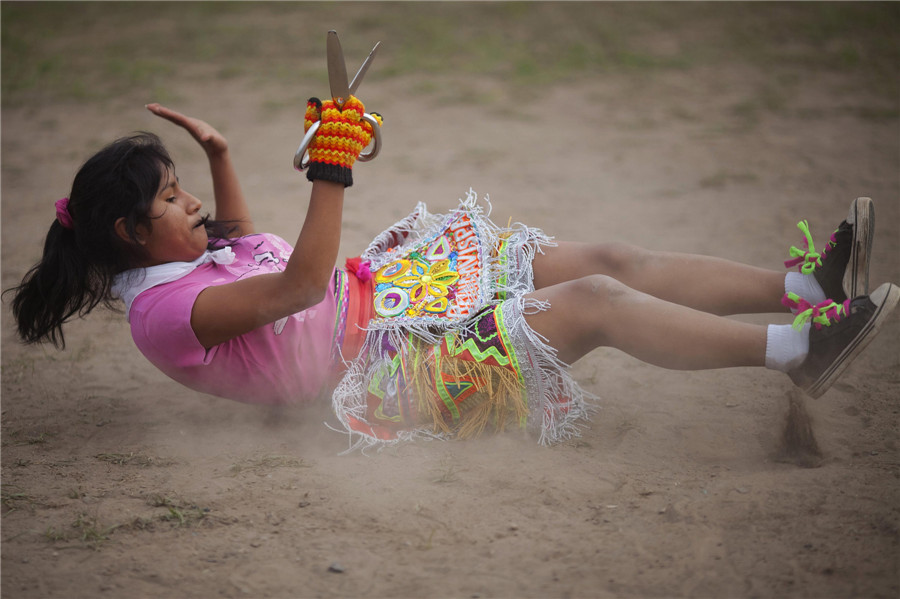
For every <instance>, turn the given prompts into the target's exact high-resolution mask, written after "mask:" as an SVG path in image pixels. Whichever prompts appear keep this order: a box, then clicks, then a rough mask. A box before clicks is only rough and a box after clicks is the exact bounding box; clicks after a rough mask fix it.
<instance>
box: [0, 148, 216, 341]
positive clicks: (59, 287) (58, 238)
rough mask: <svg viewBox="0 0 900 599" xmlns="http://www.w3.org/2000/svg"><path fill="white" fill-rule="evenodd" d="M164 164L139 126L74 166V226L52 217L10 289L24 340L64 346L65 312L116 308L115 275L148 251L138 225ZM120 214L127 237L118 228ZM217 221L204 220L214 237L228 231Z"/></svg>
mask: <svg viewBox="0 0 900 599" xmlns="http://www.w3.org/2000/svg"><path fill="white" fill-rule="evenodd" d="M162 167H166V168H169V169H171V168H174V164H173V162H172V159H171V157H170V156H169V153H168V151H167V150H166V148H165V146H163V144H162V142H161V141H160V139H159V138H158V137H157V136H156V135H154V134H152V133H137V134H135V135H131V136H129V137H124V138H122V139H118V140H116V141H114V142H113V143H111V144H109V145H108V146H106V147H105V148H103V149H102V150H100V151H99V152H97V153H96V154H95V155H94V156H92V157H91V158H90V159H89V160H88V161H87V162H85V163H84V165H83V166H82V167H81V168H80V169H79V170H78V173H77V174H76V175H75V180H74V181H73V182H72V191H71V193H70V194H69V214H70V215H71V217H72V223H73V227H72V228H71V229H69V228H66V227H63V225H62V224H61V223H60V222H59V221H58V220H55V219H54V221H53V223H52V224H51V225H50V230H49V231H48V232H47V239H46V241H45V242H44V252H43V256H42V257H41V260H40V262H38V263H37V264H35V265H34V266H33V267H32V268H31V269H30V270H29V271H28V272H27V273H26V275H25V277H24V278H23V279H22V283H21V285H19V286H18V287H14V288H13V289H10V290H9V291H11V292H14V293H15V297H14V298H13V301H12V310H13V315H14V316H15V318H16V323H17V326H18V333H19V337H20V338H21V339H22V341H24V342H25V343H39V342H44V341H49V342H51V343H53V345H55V346H56V347H58V348H64V347H65V337H64V335H63V331H62V325H63V324H64V323H65V322H66V321H67V320H69V319H70V318H72V317H73V316H74V315H76V314H77V315H78V316H79V317H83V316H85V315H87V314H88V313H89V312H90V311H91V310H93V309H94V308H96V307H97V306H98V305H100V304H103V305H105V306H106V307H109V308H113V309H115V305H114V301H115V299H116V298H115V297H114V296H113V295H112V292H111V288H112V285H113V281H114V279H115V276H116V275H117V274H119V273H121V272H124V271H126V270H129V269H131V268H135V267H136V266H138V265H139V264H141V263H142V262H143V260H144V259H145V258H146V256H145V255H144V253H143V246H141V245H140V244H139V243H137V231H136V228H137V226H138V225H143V226H145V227H147V228H148V229H151V228H152V226H153V225H152V222H151V220H150V218H149V216H148V213H149V211H150V206H151V204H152V203H153V200H154V198H155V197H156V194H157V192H158V191H159V186H160V183H161V173H162ZM48 210H49V209H48ZM120 218H124V219H125V229H126V231H127V234H128V236H129V237H130V239H131V242H132V243H129V242H128V241H126V240H124V239H122V238H121V237H119V235H118V234H117V233H116V229H115V223H116V221H117V220H118V219H120ZM222 229H223V226H222V224H221V223H216V222H214V221H207V230H208V231H209V232H210V237H211V238H212V237H214V236H215V237H225V236H226V235H225V234H224V233H225V232H223V231H222Z"/></svg>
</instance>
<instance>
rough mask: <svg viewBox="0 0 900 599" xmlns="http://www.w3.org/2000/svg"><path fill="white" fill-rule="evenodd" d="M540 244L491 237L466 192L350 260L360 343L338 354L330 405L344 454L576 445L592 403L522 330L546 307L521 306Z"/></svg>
mask: <svg viewBox="0 0 900 599" xmlns="http://www.w3.org/2000/svg"><path fill="white" fill-rule="evenodd" d="M484 203H487V198H485V202H484ZM488 206H489V204H488ZM548 245H553V242H552V240H551V239H550V238H548V237H547V236H546V235H544V233H543V232H541V231H540V230H539V229H535V228H531V227H527V226H525V225H522V224H518V223H517V224H514V225H512V226H510V227H506V228H500V227H497V226H496V225H495V224H494V223H492V222H491V221H490V219H489V218H488V216H487V215H486V214H484V207H483V205H482V203H479V201H478V198H477V196H476V194H475V193H474V192H473V191H470V192H469V194H468V196H467V198H466V199H465V200H461V201H460V205H459V208H458V209H457V210H456V211H454V212H452V213H450V214H436V215H432V214H429V213H428V211H427V208H426V207H425V205H424V204H422V203H420V204H419V205H418V206H417V207H416V210H415V211H414V212H413V213H412V214H410V215H409V216H408V217H406V218H405V219H403V220H401V221H400V222H398V223H396V224H395V225H394V226H392V227H391V228H389V229H388V230H386V231H385V232H383V233H382V234H380V235H379V236H378V237H376V239H375V240H374V241H373V242H372V243H371V244H370V245H369V247H368V248H367V249H366V251H365V252H363V254H362V255H361V256H360V258H359V259H357V260H354V261H348V270H349V271H350V272H351V273H352V275H351V277H350V278H351V279H355V280H354V281H353V285H351V289H353V288H354V286H355V289H356V290H357V291H356V293H355V295H356V296H357V297H362V298H363V299H362V300H361V301H359V302H358V303H360V304H361V306H358V307H357V308H356V309H355V310H353V312H354V313H356V314H357V315H358V316H357V318H359V319H360V320H359V321H358V322H357V323H356V324H354V321H353V320H352V319H351V320H349V321H348V325H347V327H348V329H347V335H345V337H346V338H347V339H353V338H356V339H359V340H360V341H359V343H358V344H353V343H351V344H349V346H348V344H345V345H344V350H345V355H344V359H345V360H347V359H348V358H351V356H348V355H347V353H351V354H352V356H353V357H352V359H349V360H348V362H347V364H346V365H347V371H346V373H345V374H344V376H343V378H342V379H341V381H340V383H339V384H338V386H337V388H336V390H335V391H334V394H333V397H332V402H333V407H334V411H335V414H336V415H337V417H338V419H339V420H340V421H341V423H342V424H343V426H344V428H345V429H346V431H347V432H348V433H349V434H350V439H351V447H350V450H354V449H357V448H362V449H365V448H366V447H370V446H379V445H384V444H389V443H396V442H399V441H402V440H408V439H413V438H417V437H437V438H450V437H459V438H467V437H473V436H477V435H479V434H481V433H482V432H484V431H485V430H503V429H505V428H507V427H518V428H525V429H528V430H530V431H532V432H534V434H535V435H536V436H537V437H538V439H539V441H540V442H541V443H542V444H550V443H554V442H557V441H560V440H563V439H566V438H569V437H571V436H574V435H577V425H578V420H579V419H581V418H583V417H584V416H585V415H586V411H587V407H586V400H587V399H588V396H589V394H587V393H586V392H585V391H584V390H582V389H581V387H580V386H579V385H578V384H577V383H576V382H575V381H574V380H573V379H572V377H571V376H570V374H569V373H568V370H567V367H566V365H565V364H563V363H562V362H561V361H560V360H559V359H558V358H557V357H556V350H555V349H553V348H552V347H550V346H549V345H547V343H546V342H545V340H544V339H543V337H541V336H540V335H539V334H538V333H536V332H535V331H534V330H532V329H531V327H529V326H528V323H527V322H526V320H525V316H526V314H529V313H533V312H538V311H540V310H544V309H546V308H547V307H548V306H547V305H546V304H544V303H542V302H539V301H537V300H535V299H533V298H529V297H526V294H528V293H529V292H531V291H533V290H534V281H533V279H534V276H533V269H532V260H533V259H534V256H535V253H536V252H540V251H542V250H541V248H542V247H543V246H548ZM353 275H355V277H354V276H353ZM360 289H365V291H360ZM353 295H354V294H353V293H351V296H353ZM353 304H354V302H353V301H351V306H352V305H353ZM353 327H356V328H357V329H359V330H358V331H353V330H352V329H353ZM362 329H364V336H363V335H361V334H359V333H360V332H361V330H362ZM360 345H361V347H360ZM351 348H352V349H351ZM348 350H349V351H348Z"/></svg>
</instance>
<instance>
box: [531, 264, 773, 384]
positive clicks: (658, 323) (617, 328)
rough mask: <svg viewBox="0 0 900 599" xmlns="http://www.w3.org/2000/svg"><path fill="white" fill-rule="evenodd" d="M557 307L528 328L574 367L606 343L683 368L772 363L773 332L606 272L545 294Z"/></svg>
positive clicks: (536, 316) (552, 288)
mask: <svg viewBox="0 0 900 599" xmlns="http://www.w3.org/2000/svg"><path fill="white" fill-rule="evenodd" d="M530 296H531V297H534V298H535V299H539V300H545V301H549V302H550V308H549V309H548V310H545V311H543V312H537V313H534V314H529V315H527V316H526V320H527V321H528V324H529V325H530V326H531V327H532V328H533V329H534V330H535V331H537V332H538V333H540V334H541V335H543V336H544V337H546V338H547V340H548V341H549V343H550V345H551V346H553V347H555V348H557V350H558V352H559V354H558V355H559V358H560V359H561V360H563V361H564V362H566V363H568V364H571V363H572V362H574V361H575V360H577V359H579V358H581V357H582V356H584V355H585V354H587V353H588V352H590V351H591V350H593V349H594V348H596V347H600V346H609V347H615V348H617V349H620V350H622V351H624V352H626V353H628V354H630V355H632V356H634V357H636V358H638V359H640V360H643V361H644V362H647V363H650V364H654V365H656V366H661V367H663V368H672V369H678V370H700V369H709V368H725V367H730V366H764V365H765V355H766V327H765V326H763V325H755V324H748V323H742V322H737V321H735V320H731V319H728V318H723V317H721V316H715V315H713V314H709V313H706V312H701V311H699V310H695V309H692V308H688V307H685V306H682V305H679V304H675V303H672V302H667V301H665V300H662V299H659V298H657V297H654V296H652V295H648V294H646V293H642V292H640V291H637V290H635V289H631V288H630V287H628V286H626V285H624V284H623V283H621V282H620V281H617V280H616V279H613V278H611V277H608V276H604V275H591V276H588V277H582V278H580V279H576V280H573V281H567V282H564V283H559V284H557V285H551V286H549V287H544V288H542V289H538V290H537V291H534V292H533V293H532V294H530Z"/></svg>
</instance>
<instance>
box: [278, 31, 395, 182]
mask: <svg viewBox="0 0 900 599" xmlns="http://www.w3.org/2000/svg"><path fill="white" fill-rule="evenodd" d="M380 45H381V42H378V43H376V44H375V47H374V48H372V51H371V52H369V56H367V57H366V60H365V61H364V62H363V64H362V66H361V67H359V71H357V72H356V76H355V77H353V81H351V82H350V83H347V65H346V63H345V62H344V51H343V50H342V49H341V42H340V40H339V39H338V35H337V31H334V30H332V31H329V32H328V38H327V45H326V51H327V55H328V84H329V86H330V87H331V99H332V100H333V101H334V104H335V106H337V107H338V109H339V110H340V109H342V108H343V107H344V103H345V102H346V101H347V99H348V98H349V97H350V96H351V95H354V94H355V93H356V89H357V88H358V87H359V84H360V83H361V82H362V79H363V76H365V74H366V71H368V70H369V66H370V65H371V64H372V59H373V58H375V53H376V52H377V51H378V46H380ZM362 118H363V120H364V121H366V122H367V123H369V124H370V125H372V144H371V149H370V150H369V151H368V152H363V153H362V154H360V155H359V158H357V160H359V161H360V162H367V161H369V160H372V159H373V158H375V156H377V155H378V152H379V151H380V150H381V125H379V124H378V121H377V120H376V119H375V117H373V116H372V115H371V114H369V113H364V114H363V115H362ZM319 125H320V122H318V121H317V122H315V123H313V124H312V126H311V127H310V128H309V131H307V132H306V135H304V136H303V141H301V142H300V147H299V148H297V152H296V153H295V154H294V168H295V169H297V170H298V171H302V170H305V169H306V167H307V166H309V156H308V155H307V152H306V151H307V149H308V148H309V144H310V143H312V140H313V138H314V137H315V136H316V132H317V131H318V130H319Z"/></svg>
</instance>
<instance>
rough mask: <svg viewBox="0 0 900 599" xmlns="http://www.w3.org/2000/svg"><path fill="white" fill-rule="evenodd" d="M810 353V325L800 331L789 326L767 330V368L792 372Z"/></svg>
mask: <svg viewBox="0 0 900 599" xmlns="http://www.w3.org/2000/svg"><path fill="white" fill-rule="evenodd" d="M795 293H796V292H795ZM808 353H809V323H807V324H805V325H803V328H802V329H800V330H799V331H798V330H797V329H795V328H794V327H792V326H791V325H789V324H770V325H769V327H768V329H767V330H766V368H770V369H772V370H780V371H781V372H788V371H791V370H793V369H794V368H797V367H798V366H800V365H801V364H803V361H804V360H806V355H807V354H808Z"/></svg>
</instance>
